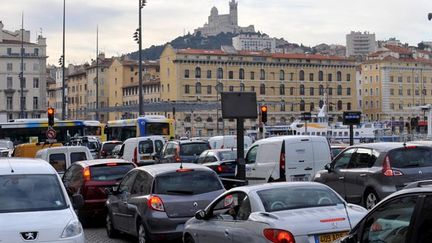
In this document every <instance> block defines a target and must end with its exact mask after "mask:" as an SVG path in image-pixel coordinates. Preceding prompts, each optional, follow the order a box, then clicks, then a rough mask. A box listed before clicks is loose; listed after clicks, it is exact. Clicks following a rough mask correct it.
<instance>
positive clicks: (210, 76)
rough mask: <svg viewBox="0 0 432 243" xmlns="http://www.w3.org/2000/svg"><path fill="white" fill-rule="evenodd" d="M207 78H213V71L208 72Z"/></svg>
mask: <svg viewBox="0 0 432 243" xmlns="http://www.w3.org/2000/svg"><path fill="white" fill-rule="evenodd" d="M207 78H208V79H210V78H212V71H211V70H207Z"/></svg>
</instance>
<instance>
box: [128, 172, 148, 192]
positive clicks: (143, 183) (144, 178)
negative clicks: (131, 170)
mask: <svg viewBox="0 0 432 243" xmlns="http://www.w3.org/2000/svg"><path fill="white" fill-rule="evenodd" d="M151 185H152V181H151V177H150V176H149V175H147V173H145V172H143V171H140V172H138V174H137V176H136V179H135V183H134V185H133V188H132V190H131V194H135V195H147V194H150V190H151Z"/></svg>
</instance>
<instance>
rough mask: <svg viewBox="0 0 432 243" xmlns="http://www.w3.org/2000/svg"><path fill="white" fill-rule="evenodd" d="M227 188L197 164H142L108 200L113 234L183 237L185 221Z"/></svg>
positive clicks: (108, 219)
mask: <svg viewBox="0 0 432 243" xmlns="http://www.w3.org/2000/svg"><path fill="white" fill-rule="evenodd" d="M224 191H225V189H224V188H223V186H222V183H221V181H220V180H219V177H218V176H217V175H216V173H215V172H214V171H213V170H211V169H209V168H207V167H205V166H202V165H196V164H180V163H172V164H157V165H149V166H142V167H138V168H135V169H133V170H131V171H130V172H129V173H128V174H126V175H125V177H124V178H123V180H122V181H121V182H120V184H119V186H118V188H117V189H115V190H113V191H112V195H110V196H109V198H108V200H107V209H108V213H107V217H106V227H107V233H108V236H109V237H115V236H117V235H118V233H119V232H124V233H127V234H130V235H134V236H137V237H138V239H139V242H140V243H142V242H146V241H151V240H162V239H165V240H169V239H176V238H178V239H181V237H182V233H183V229H184V223H185V222H186V221H187V220H188V219H190V218H191V217H193V216H194V214H195V212H196V211H198V210H200V209H204V208H205V207H206V206H207V205H208V204H209V203H210V202H211V201H213V200H214V199H215V198H216V197H217V196H219V195H220V194H222V193H223V192H224Z"/></svg>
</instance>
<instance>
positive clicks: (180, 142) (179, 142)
mask: <svg viewBox="0 0 432 243" xmlns="http://www.w3.org/2000/svg"><path fill="white" fill-rule="evenodd" d="M168 142H174V143H178V144H188V143H205V144H208V142H207V141H204V140H198V139H197V140H175V141H168Z"/></svg>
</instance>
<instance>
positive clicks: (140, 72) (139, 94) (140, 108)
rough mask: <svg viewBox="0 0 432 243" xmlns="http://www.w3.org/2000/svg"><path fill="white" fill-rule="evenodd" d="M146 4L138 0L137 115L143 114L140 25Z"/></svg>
mask: <svg viewBox="0 0 432 243" xmlns="http://www.w3.org/2000/svg"><path fill="white" fill-rule="evenodd" d="M145 5H146V0H138V9H139V11H138V12H139V13H138V15H139V16H138V39H139V41H138V50H139V63H138V68H139V72H138V75H139V84H138V86H139V91H138V96H139V98H138V99H139V100H138V104H139V115H140V116H143V115H144V106H143V102H144V97H143V78H142V53H141V52H142V26H141V9H142V8H143V7H144V6H145Z"/></svg>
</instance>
